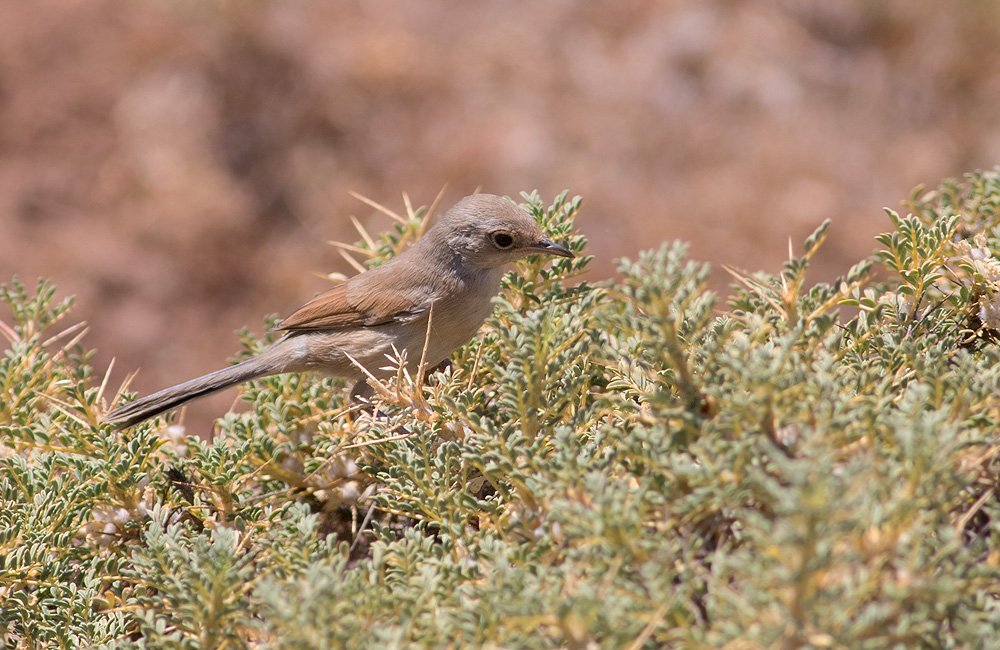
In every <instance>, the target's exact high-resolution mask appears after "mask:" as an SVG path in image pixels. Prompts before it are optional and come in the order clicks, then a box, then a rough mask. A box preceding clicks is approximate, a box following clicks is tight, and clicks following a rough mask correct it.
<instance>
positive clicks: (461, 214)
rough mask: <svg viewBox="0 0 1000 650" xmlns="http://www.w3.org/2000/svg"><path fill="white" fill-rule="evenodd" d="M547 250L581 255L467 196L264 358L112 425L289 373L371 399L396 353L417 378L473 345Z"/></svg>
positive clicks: (324, 301)
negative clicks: (350, 384) (524, 269)
mask: <svg viewBox="0 0 1000 650" xmlns="http://www.w3.org/2000/svg"><path fill="white" fill-rule="evenodd" d="M537 253H541V254H546V255H557V256H559V257H573V256H574V255H573V253H572V252H570V251H569V249H567V248H565V247H563V246H560V245H558V244H555V243H553V242H552V241H551V240H549V239H548V238H547V237H546V236H545V234H544V233H543V232H542V231H541V229H540V228H539V227H538V224H537V223H535V220H534V219H532V218H531V217H530V216H529V215H528V214H527V213H526V212H525V211H524V210H522V209H521V208H519V207H518V206H517V205H516V204H514V203H513V202H512V201H510V200H508V199H504V198H501V197H499V196H495V195H492V194H474V195H472V196H467V197H465V198H464V199H462V200H460V201H459V202H458V203H456V204H455V206H454V207H452V208H451V209H450V210H448V212H446V213H445V215H444V216H443V217H441V220H440V221H438V223H437V224H435V225H434V226H433V227H432V228H431V229H430V230H428V231H427V233H426V234H425V235H424V237H423V238H421V239H420V240H418V241H417V242H416V243H415V244H413V245H412V246H411V247H410V248H408V249H406V250H405V251H403V252H402V253H400V254H399V255H398V256H397V257H395V258H393V259H391V260H389V261H388V262H386V263H385V264H382V265H381V266H378V267H376V268H374V269H370V270H368V271H365V272H363V273H361V274H359V275H356V276H354V277H353V278H351V279H349V280H347V281H346V282H344V283H343V284H340V285H338V286H336V287H334V288H333V289H330V290H329V291H327V292H325V293H322V294H320V295H318V296H316V297H315V298H313V299H312V300H310V301H309V302H307V303H306V304H305V305H303V306H302V307H300V308H299V309H298V310H296V311H295V312H293V313H292V314H291V315H290V316H288V317H287V318H285V319H283V320H282V321H281V322H280V323H279V325H278V326H277V328H276V329H277V330H279V331H282V332H284V333H285V334H284V336H282V337H281V338H280V339H279V340H278V341H276V342H274V343H273V344H271V345H270V346H269V347H267V348H266V349H264V350H263V351H262V352H261V353H260V354H258V355H257V356H255V357H253V358H250V359H247V360H246V361H243V362H242V363H238V364H236V365H233V366H229V367H228V368H223V369H222V370H217V371H215V372H213V373H210V374H207V375H205V376H203V377H198V378H197V379H192V380H190V381H186V382H184V383H183V384H178V385H177V386H173V387H172V388H167V389H164V390H161V391H160V392H158V393H154V394H153V395H150V396H148V397H143V398H141V399H138V400H136V401H134V402H131V403H129V404H124V405H122V406H119V407H117V408H115V409H113V410H112V411H110V412H109V413H108V414H107V415H106V416H105V417H104V422H107V423H109V424H112V425H114V427H115V428H116V429H124V428H127V427H131V426H134V425H136V424H139V423H140V422H143V421H145V420H148V419H149V418H152V417H154V416H156V415H159V414H160V413H163V412H165V411H169V410H171V409H174V408H176V407H178V406H180V405H181V404H184V403H186V402H188V401H190V400H193V399H197V398H199V397H204V396H205V395H209V394H211V393H214V392H216V391H219V390H222V389H224V388H228V387H229V386H233V385H236V384H241V383H243V382H246V381H250V380H252V379H257V378H260V377H267V376H270V375H277V374H281V373H286V372H304V371H318V372H321V373H324V374H326V375H330V376H334V377H342V378H344V379H348V380H350V381H354V382H356V383H355V385H354V388H353V390H352V395H354V396H364V395H367V394H369V392H368V384H367V379H368V377H367V374H366V373H365V371H364V370H366V371H367V372H368V373H370V374H371V375H372V376H374V377H375V378H378V379H384V378H386V377H387V376H390V375H392V374H394V373H395V370H394V369H386V368H384V366H386V363H387V357H388V356H393V355H395V354H396V352H399V353H400V354H405V359H406V362H405V363H406V367H407V369H408V370H411V371H412V370H414V369H415V368H416V367H417V365H418V364H419V362H420V359H421V356H422V355H423V357H424V360H425V364H426V367H428V368H433V367H435V366H436V365H438V364H440V363H441V362H443V361H444V360H445V359H447V358H448V357H449V356H450V355H451V353H452V352H454V351H455V350H457V349H458V348H460V347H461V346H463V345H465V344H466V343H467V342H469V341H470V340H471V339H472V337H473V336H475V334H476V332H477V331H478V330H479V328H480V326H481V325H482V324H483V321H485V320H486V318H487V317H488V316H489V315H490V313H491V312H492V311H493V297H494V296H496V295H497V294H498V293H499V292H500V279H501V277H502V276H503V267H504V265H506V264H508V263H510V262H514V261H515V260H518V259H520V258H522V257H525V256H527V255H533V254H537ZM428 321H429V323H430V328H428ZM425 347H426V353H424V350H425ZM359 366H360V367H359ZM362 368H364V370H362Z"/></svg>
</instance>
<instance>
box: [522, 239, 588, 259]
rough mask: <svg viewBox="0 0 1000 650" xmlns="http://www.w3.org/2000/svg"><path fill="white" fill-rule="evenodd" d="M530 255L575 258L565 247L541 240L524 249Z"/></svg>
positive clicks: (547, 240) (548, 240)
mask: <svg viewBox="0 0 1000 650" xmlns="http://www.w3.org/2000/svg"><path fill="white" fill-rule="evenodd" d="M526 250H528V251H531V252H532V253H543V254H545V255H558V256H559V257H576V255H574V254H573V252H572V251H571V250H570V249H568V248H566V247H565V246H560V245H559V244H557V243H555V242H553V241H552V240H550V239H543V240H541V241H540V242H538V243H537V244H535V245H533V246H528V247H526Z"/></svg>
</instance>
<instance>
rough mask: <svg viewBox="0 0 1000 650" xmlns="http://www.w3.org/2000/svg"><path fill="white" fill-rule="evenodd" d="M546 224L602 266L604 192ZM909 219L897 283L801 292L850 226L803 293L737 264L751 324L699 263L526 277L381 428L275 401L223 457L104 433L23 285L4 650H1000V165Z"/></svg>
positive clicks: (289, 393) (8, 353)
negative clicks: (591, 235)
mask: <svg viewBox="0 0 1000 650" xmlns="http://www.w3.org/2000/svg"><path fill="white" fill-rule="evenodd" d="M524 200H525V202H526V204H527V207H528V208H529V209H530V210H531V211H532V213H533V214H534V215H535V216H536V217H537V218H538V219H539V220H540V221H541V222H542V224H543V226H544V228H545V229H546V230H547V231H548V232H550V233H552V235H553V238H554V239H556V240H558V241H560V242H563V243H565V244H567V245H568V246H569V247H570V248H571V249H572V250H574V251H576V252H577V253H578V254H581V253H583V251H584V250H585V244H586V242H585V240H584V238H583V237H582V236H580V235H579V234H576V233H575V231H574V228H573V219H574V217H575V216H576V214H577V212H578V209H579V206H580V202H579V200H578V199H575V200H568V199H567V197H566V195H565V194H563V195H562V196H560V197H557V199H556V200H555V202H554V203H553V204H552V205H551V206H549V207H548V208H545V207H543V204H542V203H541V201H540V199H539V197H538V196H537V195H536V194H531V195H524ZM908 207H909V209H910V210H911V212H912V214H911V215H909V216H906V217H901V216H898V215H896V214H895V213H891V212H890V214H889V216H890V219H891V222H892V227H893V230H892V231H891V232H889V233H887V234H885V235H883V236H881V237H879V238H878V242H879V244H880V246H881V247H882V249H881V250H880V251H879V252H878V253H877V261H878V262H880V263H881V265H882V266H883V267H884V269H885V273H884V274H883V276H884V277H885V280H884V281H882V282H879V283H873V282H872V281H871V279H870V270H871V267H872V265H873V261H872V262H869V261H865V262H862V263H860V264H858V265H857V266H855V267H854V268H852V269H851V270H850V271H849V272H848V273H847V275H845V276H844V277H843V278H841V279H838V280H837V281H835V282H833V283H830V284H817V285H814V286H809V285H808V284H807V282H806V271H807V268H808V266H809V260H810V258H811V257H812V256H813V255H814V254H815V252H816V250H817V249H818V247H819V246H820V245H821V243H822V241H823V239H824V236H825V234H826V232H827V229H828V224H824V225H823V226H821V227H820V229H819V230H818V231H817V232H816V233H815V234H814V235H813V236H811V237H810V238H809V239H807V240H806V242H805V245H804V250H803V252H802V255H801V257H797V258H794V259H791V260H789V261H788V262H787V263H786V264H785V266H784V268H783V270H782V271H781V272H780V273H779V274H777V275H774V276H770V275H765V274H760V273H758V274H753V275H749V276H748V275H742V274H740V273H737V272H735V271H733V274H734V276H735V277H736V278H737V281H738V283H739V284H738V289H737V290H736V293H735V295H734V296H733V297H732V298H731V300H730V301H729V305H728V307H726V306H724V305H722V304H720V301H719V300H718V299H717V298H716V296H714V295H713V294H712V293H711V292H709V291H708V290H707V289H706V282H707V279H708V271H709V269H708V267H707V265H705V264H700V263H696V262H691V261H688V260H687V259H686V257H685V247H684V246H683V245H681V244H677V243H672V244H665V245H663V246H662V247H660V248H659V249H657V250H653V251H649V252H646V253H643V254H641V255H640V256H639V259H638V260H635V261H628V260H624V261H622V262H621V264H620V272H621V279H620V280H619V281H616V282H608V283H601V284H596V285H595V284H591V283H587V282H579V281H578V278H577V276H578V275H580V274H581V273H582V272H583V271H584V269H585V267H586V265H587V263H588V261H589V258H588V257H586V256H585V255H580V256H578V257H577V259H575V260H563V259H560V260H555V261H550V260H547V259H529V260H527V261H525V262H523V263H521V264H520V265H519V268H518V270H517V272H516V273H511V274H508V276H507V278H506V281H505V285H504V290H503V294H502V296H501V297H500V298H499V299H498V300H497V305H496V311H495V313H494V316H493V318H492V319H491V320H490V322H489V324H488V326H487V327H486V328H485V329H484V331H483V334H482V336H481V337H480V338H479V339H477V340H475V341H473V342H472V343H470V344H469V345H467V346H465V347H464V348H463V349H461V350H460V351H458V352H457V353H456V354H455V355H454V357H453V359H452V363H451V366H450V367H449V368H446V369H444V370H439V371H437V372H435V373H433V374H431V376H430V377H429V378H428V381H426V382H425V381H423V380H422V378H420V377H409V376H407V375H406V374H405V373H400V375H399V377H398V378H397V380H395V381H393V382H390V384H389V385H387V386H386V387H385V388H384V389H383V390H382V391H380V394H379V400H380V402H381V403H380V404H379V405H378V410H377V412H376V415H374V416H372V415H370V414H368V413H366V412H364V411H362V410H359V409H357V408H356V407H354V406H352V405H351V404H350V402H349V400H348V398H347V390H346V387H345V386H344V385H343V383H342V382H339V381H333V380H327V379H320V378H317V377H312V376H298V375H288V376H281V377H275V378H268V379H264V380H260V381H257V382H254V383H253V384H250V385H248V386H247V387H245V389H244V392H243V395H244V399H245V401H246V404H247V408H246V410H244V411H243V412H239V413H229V414H227V415H225V416H224V417H223V418H221V419H220V420H219V422H218V425H217V431H216V432H215V435H214V437H213V438H212V439H211V440H202V439H199V438H197V437H193V436H187V435H185V432H184V430H183V427H181V426H180V425H178V424H173V423H168V422H165V421H163V420H156V421H153V422H151V423H146V424H142V425H140V426H138V427H135V428H133V429H130V430H128V431H126V432H123V433H115V432H113V431H111V430H110V428H109V427H107V426H104V425H101V424H100V417H101V414H102V413H103V412H104V411H105V410H106V408H107V406H108V403H109V402H111V401H112V400H113V399H114V398H115V396H114V395H112V391H113V389H112V388H111V387H109V386H108V385H107V381H106V380H105V381H101V380H100V378H99V377H95V376H94V375H93V373H92V369H91V367H90V365H89V358H90V353H89V352H88V351H87V350H86V348H85V347H84V346H83V344H82V338H83V334H84V330H83V329H82V328H81V327H80V326H71V327H68V328H65V329H61V328H63V327H65V326H64V323H65V322H66V320H67V314H68V312H69V309H70V304H71V303H70V301H62V302H58V301H56V300H55V298H54V288H53V287H52V286H51V284H49V283H47V282H45V281H42V282H40V283H39V285H38V287H37V289H35V290H34V291H33V292H30V291H28V290H27V289H26V288H25V287H24V286H23V285H22V284H21V283H20V282H19V281H18V280H17V279H16V278H15V279H14V280H13V281H12V282H11V283H10V284H8V285H5V286H3V288H2V289H0V298H2V300H3V301H4V302H5V303H7V304H8V305H9V306H10V309H11V311H12V313H13V318H12V320H11V323H10V324H9V325H7V324H2V323H0V330H2V333H3V334H4V335H5V337H6V340H7V342H8V347H7V349H6V350H5V353H4V356H3V358H2V360H0V500H2V503H0V599H2V600H0V644H2V645H3V647H12V648H42V647H46V648H48V647H62V648H81V647H114V648H117V647H133V646H135V647H147V648H340V647H359V648H396V647H493V648H636V649H637V648H660V647H689V648H714V647H726V648H757V647H768V648H770V647H773V648H792V647H815V648H833V647H837V648H850V649H856V648H954V647H975V648H985V647H995V646H998V645H1000V641H998V639H1000V611H998V591H1000V500H998V498H997V473H998V472H997V470H998V464H1000V461H998V454H1000V436H998V433H997V432H998V431H1000V399H998V394H1000V363H998V362H1000V351H998V348H997V341H998V338H1000V252H998V253H996V254H994V251H1000V234H998V233H997V229H996V228H995V225H996V222H997V220H998V217H997V215H998V214H1000V173H998V172H989V173H981V174H976V175H972V176H969V177H968V179H967V180H966V181H965V182H962V183H958V182H949V183H947V184H945V185H944V186H943V187H941V188H940V189H938V190H936V191H933V192H926V193H924V192H918V193H916V194H915V195H914V196H913V197H912V198H911V200H910V202H909V206H908ZM423 216H424V215H423V214H422V213H421V212H419V211H418V212H416V213H411V214H408V215H406V216H405V217H404V218H403V219H401V221H400V222H399V224H398V225H397V227H396V228H395V230H394V231H392V232H391V233H388V234H386V235H383V236H382V237H381V238H379V239H377V240H375V239H374V238H369V237H366V241H363V242H361V243H359V244H358V248H359V250H361V251H367V252H368V253H370V258H371V259H369V260H368V263H369V264H375V263H378V262H379V261H381V260H384V259H386V258H387V257H389V256H391V255H392V254H394V253H395V252H396V251H398V250H399V248H400V246H402V245H403V244H404V242H406V241H409V240H410V239H412V238H413V237H415V236H417V234H418V233H419V231H420V230H421V229H422V227H423V225H422V224H423V219H422V217H423ZM243 339H244V343H245V347H246V353H247V354H249V353H251V352H252V351H253V350H256V349H259V347H260V346H262V345H263V344H265V343H266V341H263V340H261V341H258V340H255V339H254V338H253V337H251V336H250V335H249V334H247V333H244V334H243ZM170 417H171V418H173V417H174V416H170Z"/></svg>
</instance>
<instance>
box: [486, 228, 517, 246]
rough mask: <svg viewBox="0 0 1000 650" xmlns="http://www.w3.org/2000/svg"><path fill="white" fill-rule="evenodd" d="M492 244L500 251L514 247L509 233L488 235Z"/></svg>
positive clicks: (512, 238)
mask: <svg viewBox="0 0 1000 650" xmlns="http://www.w3.org/2000/svg"><path fill="white" fill-rule="evenodd" d="M490 239H492V240H493V244H494V245H495V246H496V247H497V248H500V249H503V250H506V249H508V248H510V247H511V246H513V245H514V237H513V236H511V234H510V233H509V232H503V231H501V232H495V233H492V234H491V235H490Z"/></svg>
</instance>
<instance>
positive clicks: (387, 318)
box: [277, 281, 431, 333]
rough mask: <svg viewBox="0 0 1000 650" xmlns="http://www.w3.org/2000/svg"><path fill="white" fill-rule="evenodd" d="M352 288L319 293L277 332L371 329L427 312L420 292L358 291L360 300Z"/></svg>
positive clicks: (346, 285) (427, 302)
mask: <svg viewBox="0 0 1000 650" xmlns="http://www.w3.org/2000/svg"><path fill="white" fill-rule="evenodd" d="M352 284H353V282H351V281H348V282H345V283H344V284H341V285H339V286H336V287H334V288H333V289H330V290H329V291H327V292H325V293H321V294H320V295H318V296H316V297H315V298H313V299H312V300H310V301H309V302H307V303H306V304H304V305H302V306H301V307H299V308H298V309H297V310H295V311H294V312H293V313H292V314H290V315H289V316H288V317H287V318H284V319H282V321H281V323H280V324H279V325H278V327H277V329H278V330H281V331H285V332H293V333H294V332H311V331H316V330H342V329H348V328H351V327H374V326H376V325H385V324H388V323H394V322H407V321H410V320H413V319H414V318H416V317H417V316H419V315H420V314H422V313H424V312H426V311H427V310H428V309H429V308H430V303H431V300H430V299H429V298H428V297H427V294H426V293H424V292H422V291H419V290H417V291H415V290H413V289H412V288H409V289H408V290H403V289H394V288H389V287H382V288H381V289H380V290H377V291H370V290H369V291H359V292H357V293H359V294H361V296H362V297H361V298H357V297H356V296H355V295H354V294H355V292H352V291H351V290H350V289H351V285H352ZM366 288H368V287H366Z"/></svg>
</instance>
